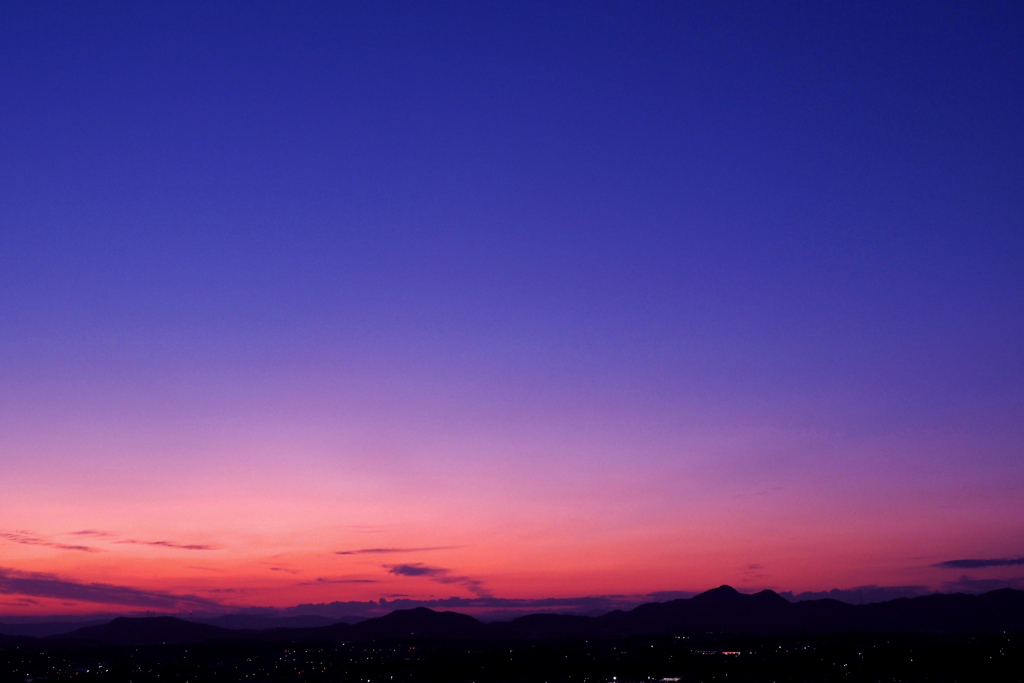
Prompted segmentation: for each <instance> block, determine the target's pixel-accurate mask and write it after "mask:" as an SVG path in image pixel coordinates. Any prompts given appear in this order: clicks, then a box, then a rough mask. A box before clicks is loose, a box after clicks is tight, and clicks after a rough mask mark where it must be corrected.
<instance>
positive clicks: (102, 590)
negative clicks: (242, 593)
mask: <svg viewBox="0 0 1024 683" xmlns="http://www.w3.org/2000/svg"><path fill="white" fill-rule="evenodd" d="M0 594H3V595H19V596H31V597H36V598H55V599H58V600H75V601H80V602H92V603H98V604H105V605H126V606H131V607H152V608H161V609H174V608H177V607H179V606H191V607H201V608H219V607H221V605H220V603H218V602H214V601H213V600H208V599H206V598H200V597H198V596H195V595H176V594H174V593H166V592H163V591H150V590H143V589H140V588H132V587H131V586H117V585H113V584H109V583H82V582H79V581H73V580H70V579H62V578H60V577H58V576H57V575H55V574H44V573H41V572H23V571H20V570H17V569H8V568H4V567H0Z"/></svg>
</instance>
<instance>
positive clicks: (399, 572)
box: [384, 562, 490, 597]
mask: <svg viewBox="0 0 1024 683" xmlns="http://www.w3.org/2000/svg"><path fill="white" fill-rule="evenodd" d="M384 568H385V569H387V570H388V573H390V574H394V575H395V576H425V577H427V578H429V579H430V580H431V581H436V582H438V583H447V584H457V585H460V586H464V587H465V588H466V589H467V590H469V591H470V592H472V593H475V594H476V595H477V596H478V597H488V596H489V595H490V592H489V591H488V590H487V589H486V588H485V587H484V584H483V581H480V580H479V579H474V578H472V577H470V576H457V575H454V574H452V573H451V570H449V569H444V568H443V567H428V566H426V565H424V564H421V563H419V562H416V563H413V564H392V565H385V567H384Z"/></svg>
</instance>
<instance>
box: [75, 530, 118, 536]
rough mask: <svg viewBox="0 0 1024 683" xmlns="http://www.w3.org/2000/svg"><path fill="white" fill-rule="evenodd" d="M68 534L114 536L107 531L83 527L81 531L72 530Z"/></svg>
mask: <svg viewBox="0 0 1024 683" xmlns="http://www.w3.org/2000/svg"><path fill="white" fill-rule="evenodd" d="M68 535H69V536H116V535H117V534H112V533H110V532H107V531H96V530H95V529H83V530H81V531H72V532H71V533H70V534H68Z"/></svg>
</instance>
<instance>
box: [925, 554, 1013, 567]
mask: <svg viewBox="0 0 1024 683" xmlns="http://www.w3.org/2000/svg"><path fill="white" fill-rule="evenodd" d="M1022 564H1024V557H1018V558H1016V559H1003V560H946V561H945V562H939V563H938V564H933V565H932V566H933V567H938V568H940V569H983V568H985V567H1016V566H1018V565H1022Z"/></svg>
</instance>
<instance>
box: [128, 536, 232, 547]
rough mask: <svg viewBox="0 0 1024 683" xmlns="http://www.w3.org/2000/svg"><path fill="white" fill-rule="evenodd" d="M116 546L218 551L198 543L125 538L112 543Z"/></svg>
mask: <svg viewBox="0 0 1024 683" xmlns="http://www.w3.org/2000/svg"><path fill="white" fill-rule="evenodd" d="M114 543H118V544H129V545H151V546H156V547H158V548H174V549H175V550H218V548H217V547H216V546H212V545H201V544H199V543H175V542H174V541H137V540H135V539H133V538H126V539H124V540H123V541H114Z"/></svg>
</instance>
